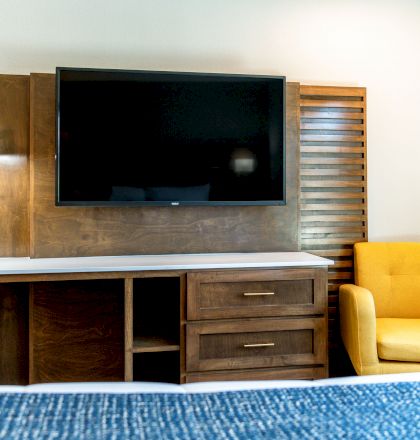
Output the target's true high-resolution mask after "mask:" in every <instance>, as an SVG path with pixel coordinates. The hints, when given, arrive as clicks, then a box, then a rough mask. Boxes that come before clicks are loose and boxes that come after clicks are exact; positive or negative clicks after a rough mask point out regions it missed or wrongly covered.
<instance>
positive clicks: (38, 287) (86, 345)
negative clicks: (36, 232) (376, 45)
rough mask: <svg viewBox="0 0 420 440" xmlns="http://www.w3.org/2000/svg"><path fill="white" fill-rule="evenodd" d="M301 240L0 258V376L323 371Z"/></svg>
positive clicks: (321, 319)
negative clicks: (250, 248) (293, 244)
mask: <svg viewBox="0 0 420 440" xmlns="http://www.w3.org/2000/svg"><path fill="white" fill-rule="evenodd" d="M332 263H333V262H332V261H331V260H327V259H325V258H320V257H316V256H314V255H310V254H307V253H304V252H280V253H245V254H196V255H160V256H159V255H149V256H147V255H144V256H126V257H83V258H58V259H49V258H47V259H29V258H5V259H0V336H1V342H0V383H2V384H25V383H37V382H62V381H120V380H126V381H131V380H146V381H150V380H151V381H166V382H175V383H185V382H196V381H208V380H251V379H252V380H253V379H302V378H305V379H314V378H322V377H326V376H327V374H328V373H327V371H328V366H327V267H328V265H329V264H332Z"/></svg>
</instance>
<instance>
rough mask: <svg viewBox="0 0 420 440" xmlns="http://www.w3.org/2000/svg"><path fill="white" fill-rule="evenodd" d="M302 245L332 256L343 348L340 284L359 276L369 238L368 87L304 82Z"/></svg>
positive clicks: (332, 316)
mask: <svg viewBox="0 0 420 440" xmlns="http://www.w3.org/2000/svg"><path fill="white" fill-rule="evenodd" d="M300 95H301V101H300V118H301V125H300V128H301V136H300V141H301V147H300V153H301V161H300V178H301V180H300V181H301V194H300V195H301V197H300V199H301V203H300V207H301V208H300V211H301V212H300V214H301V232H300V242H301V248H302V250H304V251H306V252H311V253H313V254H316V255H319V256H322V257H326V258H331V259H333V260H334V261H335V264H334V265H333V266H330V268H329V274H328V292H329V302H328V303H329V328H330V331H329V347H330V350H333V349H339V347H340V337H339V325H338V317H339V311H338V290H339V287H340V285H341V284H343V283H352V282H353V245H354V243H357V242H360V241H366V240H367V181H366V178H367V177H366V119H365V114H366V91H365V89H364V88H360V87H324V86H301V87H300Z"/></svg>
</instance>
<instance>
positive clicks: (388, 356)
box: [376, 318, 420, 362]
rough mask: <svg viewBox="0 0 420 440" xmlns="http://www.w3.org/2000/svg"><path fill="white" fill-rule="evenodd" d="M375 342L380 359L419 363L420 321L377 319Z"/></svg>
mask: <svg viewBox="0 0 420 440" xmlns="http://www.w3.org/2000/svg"><path fill="white" fill-rule="evenodd" d="M376 340H377V346H378V357H379V358H380V359H385V360H389V361H405V362H420V319H409V318H378V319H377V320H376Z"/></svg>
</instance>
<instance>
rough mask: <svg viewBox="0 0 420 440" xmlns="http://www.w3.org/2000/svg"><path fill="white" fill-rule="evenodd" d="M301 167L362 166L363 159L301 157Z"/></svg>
mask: <svg viewBox="0 0 420 440" xmlns="http://www.w3.org/2000/svg"><path fill="white" fill-rule="evenodd" d="M300 163H301V164H302V165H364V163H365V161H364V159H358V158H355V159H353V158H341V157H324V156H320V157H319V158H318V157H302V158H301V159H300Z"/></svg>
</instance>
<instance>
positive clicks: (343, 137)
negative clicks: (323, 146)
mask: <svg viewBox="0 0 420 440" xmlns="http://www.w3.org/2000/svg"><path fill="white" fill-rule="evenodd" d="M300 140H301V141H306V142H308V141H317V142H320V141H342V142H363V136H351V135H348V134H302V135H301V136H300Z"/></svg>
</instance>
